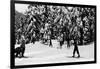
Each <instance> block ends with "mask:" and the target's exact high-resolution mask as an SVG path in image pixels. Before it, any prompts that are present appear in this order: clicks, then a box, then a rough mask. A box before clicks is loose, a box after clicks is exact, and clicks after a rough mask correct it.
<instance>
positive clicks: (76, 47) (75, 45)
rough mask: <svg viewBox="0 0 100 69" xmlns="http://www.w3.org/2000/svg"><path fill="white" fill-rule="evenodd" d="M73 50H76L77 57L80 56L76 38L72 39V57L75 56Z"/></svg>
mask: <svg viewBox="0 0 100 69" xmlns="http://www.w3.org/2000/svg"><path fill="white" fill-rule="evenodd" d="M75 52H77V54H78V58H79V57H80V53H79V50H78V46H77V40H76V39H74V51H73V56H72V57H75Z"/></svg>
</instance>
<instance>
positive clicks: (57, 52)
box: [15, 40, 94, 66]
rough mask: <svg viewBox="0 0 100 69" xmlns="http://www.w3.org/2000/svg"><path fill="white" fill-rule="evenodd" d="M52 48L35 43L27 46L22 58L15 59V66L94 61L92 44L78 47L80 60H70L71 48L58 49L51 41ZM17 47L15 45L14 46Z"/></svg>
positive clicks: (53, 41)
mask: <svg viewBox="0 0 100 69" xmlns="http://www.w3.org/2000/svg"><path fill="white" fill-rule="evenodd" d="M52 44H53V47H49V46H48V45H44V44H41V43H40V42H36V43H35V44H32V43H30V44H27V45H26V50H25V54H24V55H25V57H24V58H15V65H16V66H17V65H35V64H47V63H69V62H82V61H93V60H94V43H91V44H90V45H85V46H78V48H79V52H80V56H81V57H80V58H72V55H73V46H71V47H70V48H67V47H66V44H64V45H63V48H62V49H59V48H58V47H59V43H58V42H57V41H56V40H52ZM16 46H17V45H16Z"/></svg>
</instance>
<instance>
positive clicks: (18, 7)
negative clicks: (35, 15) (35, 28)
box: [15, 4, 28, 13]
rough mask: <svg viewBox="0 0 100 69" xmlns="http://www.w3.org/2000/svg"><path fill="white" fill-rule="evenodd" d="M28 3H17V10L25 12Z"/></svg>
mask: <svg viewBox="0 0 100 69" xmlns="http://www.w3.org/2000/svg"><path fill="white" fill-rule="evenodd" d="M27 7H28V4H15V10H16V11H18V12H21V13H24V12H25V10H27Z"/></svg>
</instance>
